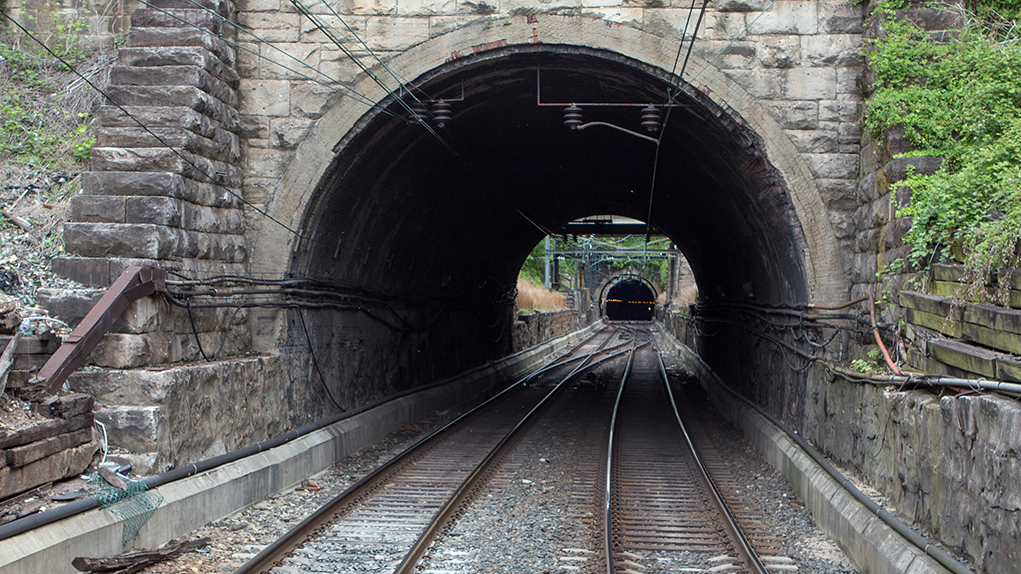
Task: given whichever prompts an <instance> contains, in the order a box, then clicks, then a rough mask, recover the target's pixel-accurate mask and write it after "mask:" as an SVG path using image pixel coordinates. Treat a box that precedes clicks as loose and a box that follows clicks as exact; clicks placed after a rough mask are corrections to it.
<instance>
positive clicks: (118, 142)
mask: <svg viewBox="0 0 1021 574" xmlns="http://www.w3.org/2000/svg"><path fill="white" fill-rule="evenodd" d="M210 135H211V136H212V138H207V137H204V136H202V135H199V134H196V133H195V132H193V131H189V130H187V129H183V128H177V127H163V128H160V127H147V128H139V127H125V128H112V127H106V126H99V127H97V128H96V146H97V147H100V148H118V147H124V148H166V147H172V148H175V149H179V150H185V151H188V152H191V153H193V154H196V155H198V156H201V157H205V158H209V159H212V160H216V161H221V162H225V163H230V164H236V163H238V162H239V161H241V142H240V140H239V139H238V137H237V136H236V135H234V134H232V133H230V132H226V131H223V130H213V133H212V134H210Z"/></svg>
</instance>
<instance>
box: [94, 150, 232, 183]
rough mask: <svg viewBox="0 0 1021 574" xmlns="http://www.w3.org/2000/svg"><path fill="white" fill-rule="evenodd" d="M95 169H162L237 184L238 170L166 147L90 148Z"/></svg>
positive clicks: (194, 177) (144, 170)
mask: <svg viewBox="0 0 1021 574" xmlns="http://www.w3.org/2000/svg"><path fill="white" fill-rule="evenodd" d="M92 169H93V170H95V171H122V172H123V171H143V172H154V171H164V172H170V173H176V174H180V175H183V176H185V177H187V178H190V179H193V180H196V181H200V182H205V183H215V184H218V185H223V186H227V187H237V186H239V185H240V183H241V173H240V171H239V170H238V168H236V167H234V166H233V165H230V164H227V163H224V162H219V161H215V160H211V159H207V158H204V157H201V156H198V155H195V154H193V153H191V152H189V151H186V150H174V149H168V148H120V147H118V148H93V149H92Z"/></svg>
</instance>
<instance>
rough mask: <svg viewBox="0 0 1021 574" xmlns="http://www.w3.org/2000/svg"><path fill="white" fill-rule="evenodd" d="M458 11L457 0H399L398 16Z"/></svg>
mask: <svg viewBox="0 0 1021 574" xmlns="http://www.w3.org/2000/svg"><path fill="white" fill-rule="evenodd" d="M455 11H457V2H456V0H398V2H397V15H398V16H436V15H438V14H451V13H453V12H455Z"/></svg>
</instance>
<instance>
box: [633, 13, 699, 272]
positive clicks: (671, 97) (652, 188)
mask: <svg viewBox="0 0 1021 574" xmlns="http://www.w3.org/2000/svg"><path fill="white" fill-rule="evenodd" d="M708 4H709V0H702V9H701V10H699V12H698V20H696V21H695V29H694V30H693V31H692V33H691V42H689V44H688V51H687V54H686V55H685V56H684V64H682V65H681V72H680V74H679V76H678V77H679V78H680V80H681V82H683V81H684V70H685V68H686V67H687V66H688V58H689V57H690V56H691V50H692V49H693V48H694V47H695V39H696V38H697V37H698V29H699V26H700V25H701V24H702V18H703V17H704V16H705V10H706V7H707V6H708ZM694 9H695V0H691V8H690V9H689V10H688V18H687V20H685V22H684V31H683V32H682V33H681V41H680V42H679V43H678V45H677V55H676V56H674V65H673V68H672V69H671V70H670V76H673V75H674V72H675V71H676V70H677V62H678V60H680V58H681V52H682V51H683V49H684V38H685V36H687V34H688V24H689V23H690V22H691V12H692V11H693V10H694ZM680 91H681V90H680V87H679V86H678V87H677V89H676V91H675V90H674V87H673V86H671V87H670V88H669V89H668V90H667V101H666V105H665V107H666V112H665V113H664V114H663V123H662V125H661V126H660V128H659V137H657V138H656V149H655V151H653V158H652V181H651V182H650V184H649V208H648V210H647V212H646V216H645V245H644V248H643V251H644V261H643V263H642V273H643V274H644V273H645V267H646V266H647V265H648V263H649V257H648V252H649V235H650V234H651V233H652V205H653V199H654V197H655V195H656V175H657V173H658V171H659V158H660V150H661V148H662V147H663V145H662V144H663V138H664V137H665V136H666V128H667V124H668V123H669V122H670V112H671V111H672V110H673V103H674V101H675V99H676V97H677V94H678V93H680Z"/></svg>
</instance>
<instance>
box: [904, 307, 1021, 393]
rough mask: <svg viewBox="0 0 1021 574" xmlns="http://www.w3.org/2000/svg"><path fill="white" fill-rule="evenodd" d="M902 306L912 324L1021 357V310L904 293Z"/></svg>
mask: <svg viewBox="0 0 1021 574" xmlns="http://www.w3.org/2000/svg"><path fill="white" fill-rule="evenodd" d="M899 303H900V305H901V307H903V308H904V309H905V310H906V311H907V312H908V322H910V323H912V324H915V325H919V326H922V327H925V328H927V329H932V330H933V331H936V332H939V333H942V334H944V335H946V336H949V337H955V338H959V339H964V340H966V341H970V342H973V343H976V344H978V345H982V346H983V347H987V348H990V349H994V350H997V351H1002V352H1005V353H1012V354H1015V355H1021V337H1018V335H1019V334H1021V311H1019V310H1016V309H1008V308H1004V307H997V306H995V305H986V304H981V303H968V302H963V303H962V302H960V301H959V300H958V301H955V300H953V299H949V298H946V297H942V296H940V295H929V294H926V293H917V292H913V291H903V292H901V294H900V300H899ZM956 366H959V367H961V365H956ZM962 368H963V367H962ZM987 376H990V375H987Z"/></svg>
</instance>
